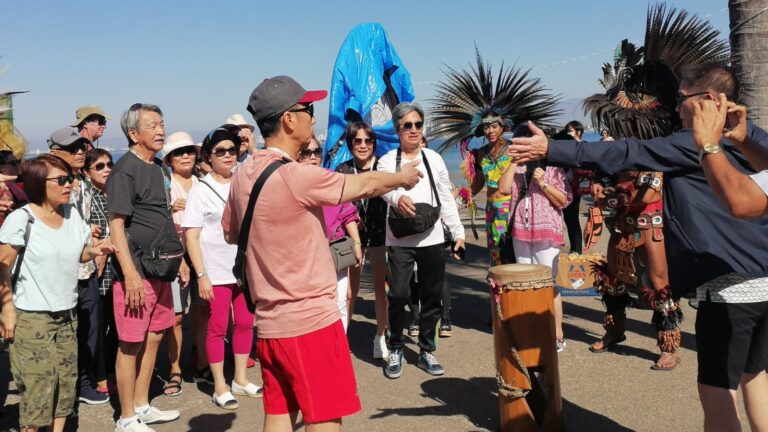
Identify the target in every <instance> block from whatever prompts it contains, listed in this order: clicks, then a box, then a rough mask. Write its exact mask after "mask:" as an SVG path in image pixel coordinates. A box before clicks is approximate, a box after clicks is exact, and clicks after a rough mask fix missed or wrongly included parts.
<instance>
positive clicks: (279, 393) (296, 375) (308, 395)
mask: <svg viewBox="0 0 768 432" xmlns="http://www.w3.org/2000/svg"><path fill="white" fill-rule="evenodd" d="M256 349H257V353H258V356H259V361H260V362H261V376H262V379H263V381H264V412H265V413H266V414H270V415H282V414H288V413H290V412H295V411H298V410H301V413H302V415H303V416H304V422H305V423H322V422H326V421H330V420H334V419H338V418H341V417H344V416H348V415H351V414H354V413H356V412H358V411H360V409H361V406H360V398H359V397H358V395H357V382H356V380H355V371H354V370H353V369H352V359H351V358H350V356H349V345H348V344H347V336H346V334H345V333H344V326H343V325H342V323H341V321H336V322H335V323H333V324H331V325H329V326H328V327H325V328H322V329H320V330H316V331H314V332H312V333H307V334H305V335H301V336H296V337H289V338H279V339H262V338H259V341H258V342H257V345H256Z"/></svg>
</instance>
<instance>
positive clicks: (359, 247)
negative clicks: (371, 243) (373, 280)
mask: <svg viewBox="0 0 768 432" xmlns="http://www.w3.org/2000/svg"><path fill="white" fill-rule="evenodd" d="M355 258H356V259H357V264H355V267H360V266H361V265H362V264H363V246H362V245H361V244H360V243H359V242H355Z"/></svg>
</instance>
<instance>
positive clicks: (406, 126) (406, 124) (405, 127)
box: [400, 121, 424, 130]
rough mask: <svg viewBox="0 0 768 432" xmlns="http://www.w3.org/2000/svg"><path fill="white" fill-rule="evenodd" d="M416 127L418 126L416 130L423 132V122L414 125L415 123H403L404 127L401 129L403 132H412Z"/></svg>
mask: <svg viewBox="0 0 768 432" xmlns="http://www.w3.org/2000/svg"><path fill="white" fill-rule="evenodd" d="M414 126H416V130H421V129H422V128H423V127H424V122H423V121H417V122H416V123H414V122H405V123H403V125H402V126H400V129H401V130H411V129H413V127H414Z"/></svg>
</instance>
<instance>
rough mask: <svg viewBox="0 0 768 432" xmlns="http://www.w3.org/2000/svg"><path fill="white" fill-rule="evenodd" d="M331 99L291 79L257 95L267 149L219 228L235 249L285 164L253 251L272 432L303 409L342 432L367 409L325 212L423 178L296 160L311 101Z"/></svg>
mask: <svg viewBox="0 0 768 432" xmlns="http://www.w3.org/2000/svg"><path fill="white" fill-rule="evenodd" d="M326 95H327V92H326V91H324V90H317V91H306V90H304V88H303V87H301V85H299V84H298V83H297V82H296V81H294V80H293V79H292V78H290V77H287V76H276V77H273V78H269V79H267V80H265V81H263V82H262V83H261V84H259V86H258V87H256V88H255V89H254V90H253V92H252V93H251V96H250V99H249V103H248V111H249V112H250V113H251V114H252V115H253V118H254V120H256V123H257V124H258V126H259V130H260V131H261V134H262V136H263V137H264V140H265V146H266V149H264V150H258V151H256V152H255V153H254V154H253V157H251V158H250V159H248V160H247V161H245V162H244V163H243V164H242V165H240V167H239V168H238V169H237V171H236V172H235V175H234V177H233V179H232V185H231V189H230V194H229V200H228V202H227V206H226V207H225V209H224V215H223V218H222V222H221V223H222V226H223V228H224V233H225V237H226V238H227V241H228V242H229V243H232V244H236V243H237V240H238V236H239V229H240V225H241V223H242V220H243V216H244V215H245V212H246V206H247V204H248V198H249V196H250V193H251V189H252V188H253V185H254V183H255V182H256V180H257V179H258V178H259V176H260V175H261V173H262V171H264V169H265V168H266V167H267V166H269V165H270V164H272V162H274V161H277V160H280V159H282V160H284V161H286V163H285V164H284V165H282V166H280V167H279V168H278V169H277V170H276V171H275V172H274V173H273V174H272V175H271V176H270V177H269V178H268V179H267V181H266V182H265V183H264V187H263V189H262V190H261V193H260V195H259V198H258V200H257V202H256V206H255V209H254V211H253V222H252V224H251V230H250V233H249V237H248V246H247V251H246V253H247V259H246V275H247V277H248V281H249V285H250V289H251V297H252V298H253V300H254V301H255V302H256V314H255V316H256V326H257V328H258V332H259V341H258V345H257V352H258V355H259V359H260V361H261V373H262V379H263V381H264V412H265V414H266V416H265V419H264V431H267V432H269V431H278V430H280V431H282V430H292V428H293V426H294V425H295V422H296V415H297V413H298V411H299V410H301V412H302V415H303V418H304V422H305V423H306V424H307V430H308V431H321V430H322V431H334V430H341V418H342V417H344V416H346V415H350V414H353V413H355V412H357V411H359V410H360V399H359V398H358V396H357V384H356V382H355V375H354V371H353V369H352V361H351V358H350V356H349V345H348V344H347V338H346V335H345V334H344V328H343V326H342V323H341V315H340V314H339V310H338V308H337V307H336V270H335V268H334V267H333V261H332V258H331V254H330V250H329V248H328V239H327V237H326V235H325V231H324V226H325V224H324V220H323V210H322V207H323V206H328V205H337V204H339V203H340V202H350V201H356V200H359V199H361V198H370V197H374V196H379V195H381V194H383V193H386V192H389V191H390V190H393V189H396V188H398V187H405V188H411V187H413V185H415V184H416V183H417V182H418V179H419V177H420V174H419V172H418V170H417V169H416V168H414V165H411V164H406V165H404V166H403V169H402V170H401V171H400V172H397V173H391V174H387V173H381V172H369V173H365V174H359V175H351V176H347V175H344V174H339V173H335V172H330V171H327V170H325V169H322V168H320V167H316V166H313V165H302V164H299V163H295V161H296V159H297V158H298V153H299V150H301V149H302V148H304V147H306V146H307V145H309V141H310V139H311V138H312V133H313V130H312V129H313V125H314V123H315V119H314V107H313V105H312V103H313V102H315V101H318V100H321V99H324V98H325V97H326Z"/></svg>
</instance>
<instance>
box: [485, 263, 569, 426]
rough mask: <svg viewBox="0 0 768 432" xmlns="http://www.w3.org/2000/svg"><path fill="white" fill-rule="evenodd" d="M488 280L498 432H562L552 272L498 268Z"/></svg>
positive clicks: (510, 266)
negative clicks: (497, 403) (497, 388)
mask: <svg viewBox="0 0 768 432" xmlns="http://www.w3.org/2000/svg"><path fill="white" fill-rule="evenodd" d="M488 280H489V282H490V284H491V316H492V321H493V339H494V351H495V354H496V370H497V379H498V381H499V418H500V422H501V431H503V432H507V431H515V432H527V431H531V432H532V431H562V430H564V423H563V403H562V399H561V397H560V371H559V367H558V361H557V352H556V350H555V314H554V293H555V292H554V287H553V286H554V281H553V279H552V269H550V268H549V267H547V266H543V265H538V264H506V265H500V266H496V267H491V269H490V270H489V272H488Z"/></svg>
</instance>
